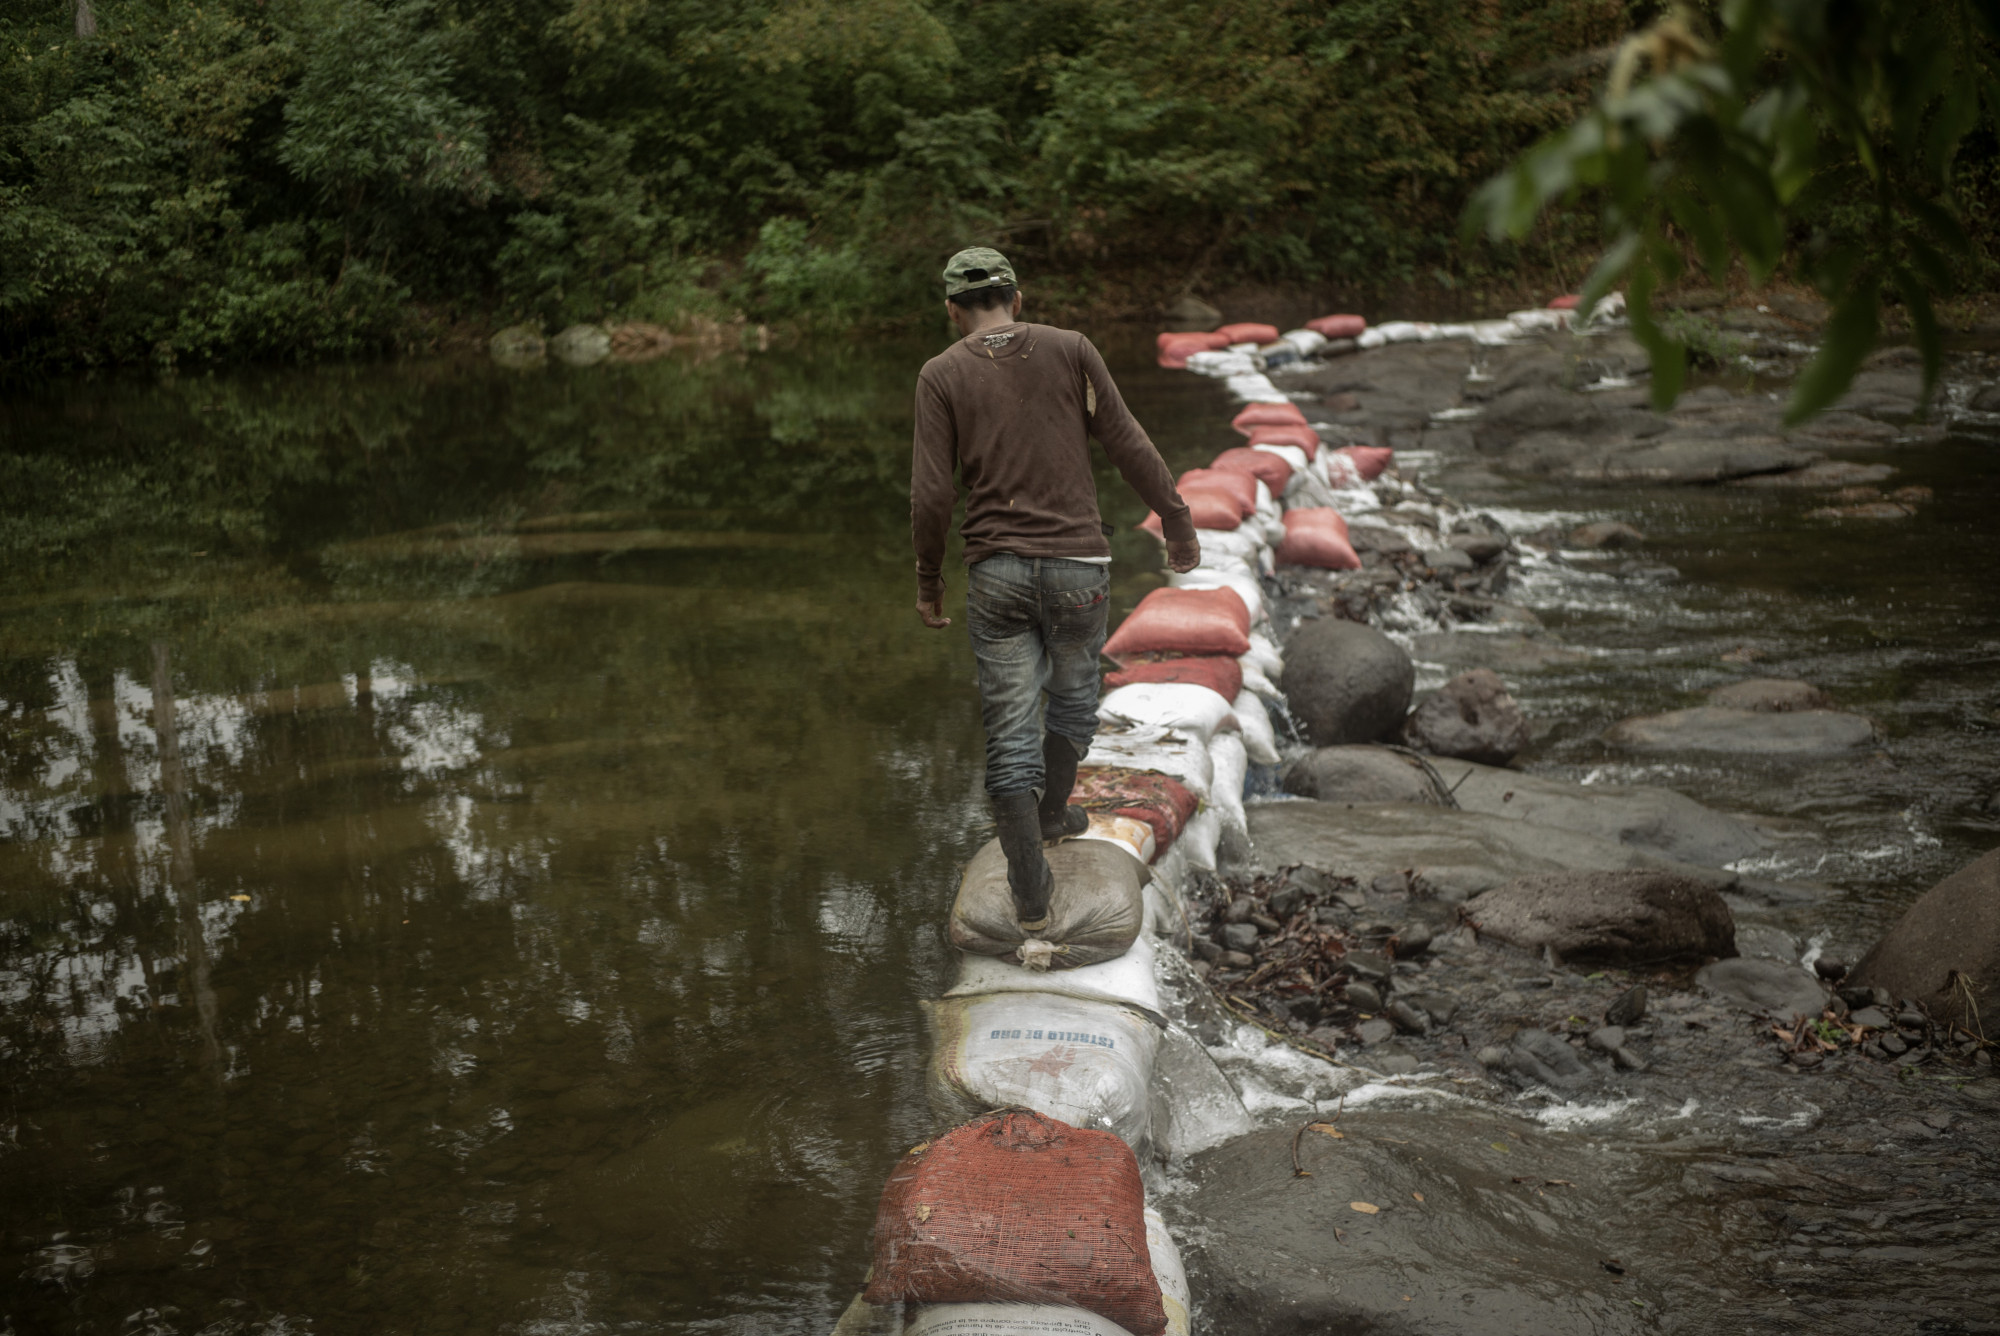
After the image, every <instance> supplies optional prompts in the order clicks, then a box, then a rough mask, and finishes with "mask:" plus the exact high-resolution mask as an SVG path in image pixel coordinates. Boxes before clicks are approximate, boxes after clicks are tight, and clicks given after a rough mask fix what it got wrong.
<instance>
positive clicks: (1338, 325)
mask: <svg viewBox="0 0 2000 1336" xmlns="http://www.w3.org/2000/svg"><path fill="white" fill-rule="evenodd" d="M1306 328H1307V329H1309V330H1311V331H1313V332H1314V333H1315V334H1324V335H1325V336H1326V337H1327V338H1329V339H1358V338H1360V337H1361V333H1362V331H1363V330H1365V329H1367V328H1368V321H1367V320H1366V319H1364V318H1363V317H1361V316H1358V315H1323V316H1321V317H1320V318H1319V319H1317V320H1308V321H1306Z"/></svg>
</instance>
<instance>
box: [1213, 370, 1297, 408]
mask: <svg viewBox="0 0 2000 1336" xmlns="http://www.w3.org/2000/svg"><path fill="white" fill-rule="evenodd" d="M1228 385H1229V392H1230V393H1231V394H1233V395H1235V396H1236V397H1237V398H1238V399H1241V400H1242V401H1244V402H1245V403H1252V404H1288V403H1290V402H1291V401H1292V400H1291V396H1289V395H1287V394H1286V393H1285V392H1284V391H1283V390H1281V389H1279V388H1278V387H1277V386H1276V385H1274V384H1272V383H1271V378H1270V377H1269V376H1267V375H1265V374H1264V373H1263V372H1261V371H1251V372H1248V373H1239V374H1237V375H1233V376H1230V377H1229V378H1228Z"/></svg>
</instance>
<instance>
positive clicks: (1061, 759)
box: [1037, 733, 1090, 844]
mask: <svg viewBox="0 0 2000 1336" xmlns="http://www.w3.org/2000/svg"><path fill="white" fill-rule="evenodd" d="M1082 759H1083V758H1082V757H1080V756H1078V755H1077V754H1076V744H1075V743H1073V742H1071V741H1070V740H1069V739H1068V738H1066V737H1064V736H1063V735H1062V734H1060V733H1050V734H1048V735H1047V736H1046V737H1044V738H1043V739H1042V783H1043V785H1044V786H1045V787H1044V788H1043V789H1042V802H1041V806H1040V807H1039V808H1038V809H1037V810H1038V811H1039V813H1040V815H1041V818H1042V839H1043V840H1044V841H1045V842H1047V843H1050V844H1053V843H1055V842H1056V841H1057V840H1067V839H1071V838H1073V837H1074V836H1077V835H1081V834H1083V832H1085V831H1086V830H1089V829H1090V814H1089V813H1088V812H1086V811H1084V810H1083V809H1082V808H1081V807H1071V806H1070V805H1069V795H1070V793H1071V791H1072V790H1074V789H1075V788H1076V765H1077V762H1078V761H1080V760H1082Z"/></svg>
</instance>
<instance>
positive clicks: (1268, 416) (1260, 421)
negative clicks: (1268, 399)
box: [1229, 403, 1306, 436]
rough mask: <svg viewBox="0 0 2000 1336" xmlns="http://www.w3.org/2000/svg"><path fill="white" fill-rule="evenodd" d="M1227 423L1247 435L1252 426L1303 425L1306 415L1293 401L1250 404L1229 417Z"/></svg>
mask: <svg viewBox="0 0 2000 1336" xmlns="http://www.w3.org/2000/svg"><path fill="white" fill-rule="evenodd" d="M1229 425H1230V426H1232V427H1234V428H1236V430H1238V431H1240V432H1242V433H1243V434H1244V435H1245V436H1248V435H1249V434H1250V431H1251V429H1252V428H1253V427H1303V426H1305V425H1306V415H1305V414H1304V413H1302V412H1300V411H1299V406H1298V405H1297V404H1293V403H1283V404H1251V405H1250V406H1249V407H1247V408H1245V409H1244V410H1243V411H1242V412H1240V413H1238V414H1237V415H1236V416H1235V417H1233V418H1231V419H1230V420H1229Z"/></svg>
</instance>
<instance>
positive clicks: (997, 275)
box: [944, 246, 1014, 297]
mask: <svg viewBox="0 0 2000 1336" xmlns="http://www.w3.org/2000/svg"><path fill="white" fill-rule="evenodd" d="M1013 282H1014V266H1013V265H1011V264H1009V263H1007V257H1006V256H1004V255H1002V254H1001V253H1000V252H999V251H997V250H994V249H993V248H992V247H990V246H968V247H967V248H966V249H964V250H962V251H960V252H959V253H958V254H956V255H954V256H952V257H951V261H950V263H948V264H946V265H945V267H944V295H945V296H947V297H956V296H957V295H958V294H959V293H961V292H970V291H972V290H973V289H974V288H997V287H1003V286H1006V285H1008V284H1011V283H1013Z"/></svg>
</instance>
